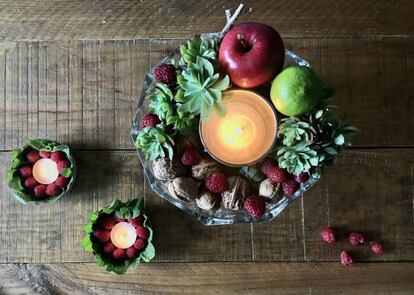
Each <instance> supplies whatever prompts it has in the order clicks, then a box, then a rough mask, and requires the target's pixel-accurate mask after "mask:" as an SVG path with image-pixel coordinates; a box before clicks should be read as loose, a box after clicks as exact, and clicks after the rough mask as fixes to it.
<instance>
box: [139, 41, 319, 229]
mask: <svg viewBox="0 0 414 295" xmlns="http://www.w3.org/2000/svg"><path fill="white" fill-rule="evenodd" d="M216 34H217V33H208V34H204V35H203V37H204V38H209V37H212V36H215V35H216ZM179 57H180V55H179V49H178V48H177V49H176V50H175V51H173V52H171V54H169V55H168V56H166V57H165V58H164V59H163V60H162V61H161V62H160V63H159V64H163V63H169V62H170V61H171V59H173V58H175V59H176V60H178V59H179ZM293 65H300V66H308V67H309V66H310V64H309V63H308V62H307V61H306V60H303V59H302V58H300V57H299V56H297V55H296V54H294V53H293V52H291V51H289V50H287V49H285V65H284V67H288V66H293ZM153 84H154V78H153V75H152V71H150V72H148V73H147V74H146V76H145V80H144V85H143V88H142V92H141V96H140V99H139V102H138V109H137V112H136V114H135V118H134V121H133V126H132V129H131V139H132V142H133V143H135V141H136V138H137V136H138V132H139V124H140V121H141V116H143V115H144V114H146V113H147V112H148V104H149V101H148V100H147V99H146V97H147V92H148V90H149V89H150V88H151V86H153ZM137 153H138V156H139V158H140V161H141V163H142V166H143V169H144V173H145V175H146V176H147V178H148V182H149V184H150V186H151V189H152V190H153V191H154V192H155V193H156V194H157V195H158V196H160V197H161V198H163V199H165V200H167V201H168V202H170V203H171V204H173V205H175V206H176V207H178V208H180V209H181V210H183V211H185V212H187V213H188V214H190V215H191V216H193V217H194V218H196V219H197V220H198V221H199V222H200V223H202V224H205V225H224V224H235V223H250V222H263V221H270V220H272V219H274V218H275V217H276V216H277V215H278V214H280V213H281V212H282V211H283V210H284V209H286V208H287V207H288V206H289V205H290V204H292V203H293V202H294V201H296V200H297V199H299V198H300V197H301V196H302V195H303V193H304V192H305V191H307V190H309V189H310V188H311V187H312V186H313V185H314V184H315V183H316V182H317V181H316V180H315V179H312V178H310V179H309V180H308V181H307V182H305V183H303V184H301V187H300V189H299V190H298V191H297V192H296V193H295V194H294V195H293V196H290V197H287V196H284V197H282V198H281V199H279V200H278V201H277V202H275V203H266V213H265V214H264V215H263V216H262V217H261V218H259V219H253V218H252V217H251V216H249V215H248V214H247V213H246V212H245V211H244V210H237V211H235V210H228V209H224V208H218V209H213V210H209V211H206V210H202V209H200V208H199V207H198V206H197V205H196V203H195V201H193V202H184V201H181V200H178V199H176V198H174V197H173V196H172V195H171V194H170V193H169V192H168V188H167V186H168V184H167V183H165V182H163V181H160V180H158V179H157V178H155V176H154V173H153V171H152V165H151V162H150V161H147V160H146V159H145V155H144V154H143V153H142V152H141V151H140V150H138V149H137Z"/></svg>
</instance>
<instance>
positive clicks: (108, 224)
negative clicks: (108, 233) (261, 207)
mask: <svg viewBox="0 0 414 295" xmlns="http://www.w3.org/2000/svg"><path fill="white" fill-rule="evenodd" d="M116 223H117V222H116V220H115V218H114V217H113V216H112V215H107V214H105V215H101V217H99V224H100V225H101V226H102V227H103V228H104V229H107V230H111V229H112V228H113V227H114V225H115V224H116Z"/></svg>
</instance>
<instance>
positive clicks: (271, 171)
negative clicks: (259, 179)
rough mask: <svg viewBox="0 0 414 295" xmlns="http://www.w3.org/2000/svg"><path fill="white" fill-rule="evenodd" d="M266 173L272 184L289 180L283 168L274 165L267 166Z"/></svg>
mask: <svg viewBox="0 0 414 295" xmlns="http://www.w3.org/2000/svg"><path fill="white" fill-rule="evenodd" d="M266 175H267V177H268V178H269V179H270V181H271V182H273V184H276V183H283V182H286V181H288V180H289V176H290V175H289V173H288V172H287V171H286V170H285V169H282V168H279V167H276V166H274V167H269V168H268V169H267V174H266Z"/></svg>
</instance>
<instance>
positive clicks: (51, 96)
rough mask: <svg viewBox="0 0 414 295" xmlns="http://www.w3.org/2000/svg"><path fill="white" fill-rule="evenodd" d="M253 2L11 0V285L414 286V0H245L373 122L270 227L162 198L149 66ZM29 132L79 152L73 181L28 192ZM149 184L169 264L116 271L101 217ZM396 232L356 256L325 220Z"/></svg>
mask: <svg viewBox="0 0 414 295" xmlns="http://www.w3.org/2000/svg"><path fill="white" fill-rule="evenodd" d="M237 4H238V2H237V1H224V0H223V1H221V0H220V1H218V0H217V1H174V0H170V1H165V2H163V1H126V0H118V1H57V0H51V1H40V0H22V1H12V0H9V1H6V0H0V39H1V42H0V149H1V152H0V163H1V164H0V165H1V171H0V179H1V187H0V189H1V197H0V198H1V202H0V294H31V293H38V294H56V293H59V294H85V293H91V294H96V293H102V294H104V293H106V294H132V293H141V292H142V293H146V292H148V293H161V292H166V293H192V294H193V293H216V294H223V293H231V292H236V293H266V294H276V293H277V294H303V293H307V294H311V293H312V294H314V293H323V294H325V293H351V294H357V293H364V294H368V293H370V294H380V293H387V294H388V293H398V294H413V292H414V264H413V263H412V261H413V260H414V226H413V196H414V193H413V191H414V188H413V185H414V179H413V178H414V161H413V159H414V131H413V130H414V119H413V116H412V113H413V112H414V95H413V93H414V1H411V0H400V1H390V0H378V1H357V0H349V1H341V0H315V1H299V0H284V1H267V0H254V1H253V0H252V1H245V4H246V8H245V13H244V14H243V15H242V17H241V18H240V20H239V21H243V22H245V21H259V22H264V23H267V24H270V25H272V26H273V27H275V28H276V29H277V30H279V32H280V33H281V35H282V36H283V38H284V40H285V43H286V46H287V48H289V49H291V50H293V51H294V52H296V53H297V54H299V55H300V56H302V57H303V58H305V59H307V60H308V61H310V62H311V64H312V66H313V68H314V69H315V70H316V71H318V72H319V73H321V75H322V76H323V77H324V78H325V79H326V81H329V82H331V83H333V84H334V85H335V86H336V87H337V89H338V91H337V95H336V99H337V104H338V106H339V112H340V114H341V115H345V116H347V118H348V119H349V120H350V121H351V122H353V123H354V124H355V125H356V126H358V127H359V128H360V129H361V130H362V131H361V133H360V134H359V135H358V136H357V137H356V139H355V142H354V143H355V144H354V146H353V147H352V148H350V149H347V150H346V151H345V152H344V153H343V155H341V156H340V157H339V159H338V160H337V161H336V163H335V167H333V168H329V169H327V170H326V173H325V175H324V177H323V179H322V180H321V181H320V182H319V183H318V184H317V185H316V187H314V188H313V189H312V190H311V191H310V192H309V193H307V194H306V195H305V196H304V197H303V198H302V199H301V200H299V201H297V202H296V203H295V204H294V205H293V206H291V207H290V208H289V209H287V210H285V211H284V212H283V213H282V214H281V215H280V216H279V217H278V218H277V219H276V220H274V221H272V222H270V223H264V224H252V225H248V224H246V225H232V226H218V227H206V226H203V225H200V224H198V223H197V222H196V221H195V219H193V218H192V217H190V216H189V215H186V214H185V213H184V212H182V211H180V210H178V209H176V208H175V207H173V206H172V205H170V204H169V203H167V202H165V201H163V200H161V199H160V198H158V197H157V196H155V195H154V194H153V193H152V192H151V190H150V189H149V186H148V185H147V184H146V179H145V178H144V175H143V171H142V168H141V165H140V163H139V160H138V157H137V156H136V154H135V150H134V147H133V145H132V143H131V140H130V137H129V130H130V127H131V121H132V118H133V115H134V112H135V110H136V107H137V101H138V97H139V95H140V91H141V87H142V82H143V78H144V75H145V73H146V72H147V71H148V70H149V69H150V68H151V66H152V65H153V64H154V63H156V62H158V61H159V60H160V59H161V58H162V57H163V56H165V55H166V54H167V53H168V52H170V51H171V50H172V49H174V48H175V47H176V46H177V45H179V44H180V43H181V42H183V40H184V39H185V38H188V37H190V36H192V35H193V34H195V33H201V32H209V31H217V30H219V29H221V27H222V26H223V24H224V22H225V18H224V9H227V8H233V7H236V6H237ZM29 137H47V138H53V139H56V140H58V141H60V142H62V143H67V144H69V145H70V146H71V147H72V148H73V149H74V154H75V157H76V160H77V162H78V166H79V169H78V170H79V171H78V173H79V174H78V179H77V183H76V185H75V187H74V189H73V192H72V193H71V194H70V195H69V196H67V197H66V198H64V199H63V200H61V201H59V202H58V203H56V204H53V205H48V206H38V207H34V206H23V205H21V204H19V203H17V202H16V201H15V200H14V199H12V197H11V195H10V192H9V190H8V188H7V184H6V178H5V171H6V169H7V167H8V166H9V158H10V150H11V149H13V148H15V147H18V146H20V145H22V144H23V143H24V142H25V140H26V139H27V138H29ZM136 196H143V197H144V198H145V207H146V210H147V211H148V213H149V215H150V216H151V219H152V221H153V225H154V228H155V232H156V236H155V244H156V247H157V257H156V259H155V263H151V264H148V265H142V266H140V267H139V268H138V269H137V270H136V271H131V272H129V273H128V274H126V275H124V276H114V275H111V274H107V273H105V272H104V271H103V270H102V269H100V268H98V267H97V266H96V265H95V264H94V263H93V258H92V256H91V255H90V254H89V253H86V252H84V251H83V249H82V248H81V246H80V240H81V237H82V235H83V225H84V223H85V222H86V219H87V216H88V215H89V213H90V212H91V211H93V210H97V209H98V208H100V207H102V206H103V205H105V204H107V203H108V202H110V201H111V200H112V199H113V198H121V199H123V200H127V199H129V198H132V197H136ZM327 225H329V226H333V227H337V228H339V229H341V230H343V231H346V230H351V229H354V230H360V231H363V232H364V233H365V234H366V235H367V236H368V237H369V238H370V239H378V240H380V241H382V242H383V243H384V246H385V251H386V253H385V254H384V255H383V256H379V257H374V256H372V255H370V254H369V247H363V248H359V249H357V250H355V251H353V252H354V253H355V257H356V260H358V262H360V263H356V264H355V266H353V267H352V268H343V267H342V266H341V265H340V263H339V262H338V260H339V257H338V255H339V252H340V250H342V249H347V248H349V245H348V244H347V243H346V242H345V241H343V240H341V241H340V242H339V243H337V244H336V245H335V246H328V245H326V244H324V243H323V242H321V239H320V238H319V230H320V228H321V227H323V226H327Z"/></svg>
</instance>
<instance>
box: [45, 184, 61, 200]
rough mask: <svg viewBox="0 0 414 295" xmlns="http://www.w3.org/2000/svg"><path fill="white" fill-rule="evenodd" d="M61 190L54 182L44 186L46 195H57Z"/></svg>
mask: <svg viewBox="0 0 414 295" xmlns="http://www.w3.org/2000/svg"><path fill="white" fill-rule="evenodd" d="M61 192H62V189H61V188H60V187H59V186H57V185H56V184H54V183H50V184H48V185H47V187H46V195H48V196H50V197H51V196H57V195H59V194H60V193H61Z"/></svg>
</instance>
